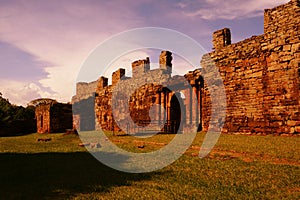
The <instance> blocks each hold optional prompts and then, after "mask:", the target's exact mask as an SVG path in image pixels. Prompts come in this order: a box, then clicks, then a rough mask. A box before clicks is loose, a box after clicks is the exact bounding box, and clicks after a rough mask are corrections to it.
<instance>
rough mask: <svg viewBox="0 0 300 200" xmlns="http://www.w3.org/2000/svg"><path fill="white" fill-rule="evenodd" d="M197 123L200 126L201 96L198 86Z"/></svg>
mask: <svg viewBox="0 0 300 200" xmlns="http://www.w3.org/2000/svg"><path fill="white" fill-rule="evenodd" d="M198 122H199V124H200V125H202V96H201V87H200V86H199V88H198Z"/></svg>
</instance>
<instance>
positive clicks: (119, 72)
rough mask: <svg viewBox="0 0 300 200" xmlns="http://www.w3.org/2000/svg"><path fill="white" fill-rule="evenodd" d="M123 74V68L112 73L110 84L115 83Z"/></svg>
mask: <svg viewBox="0 0 300 200" xmlns="http://www.w3.org/2000/svg"><path fill="white" fill-rule="evenodd" d="M124 76H125V69H123V68H120V69H118V70H117V71H115V72H113V73H112V85H116V84H117V83H118V82H119V81H120V80H121V78H122V77H124Z"/></svg>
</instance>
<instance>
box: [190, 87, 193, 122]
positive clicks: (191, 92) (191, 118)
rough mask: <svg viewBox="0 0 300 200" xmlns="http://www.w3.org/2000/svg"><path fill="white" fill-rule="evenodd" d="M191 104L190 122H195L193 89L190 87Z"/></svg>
mask: <svg viewBox="0 0 300 200" xmlns="http://www.w3.org/2000/svg"><path fill="white" fill-rule="evenodd" d="M189 100H190V101H189V104H190V106H189V108H190V113H189V114H190V116H189V118H190V121H189V124H193V107H194V106H193V90H192V89H191V88H190V89H189Z"/></svg>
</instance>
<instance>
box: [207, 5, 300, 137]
mask: <svg viewBox="0 0 300 200" xmlns="http://www.w3.org/2000/svg"><path fill="white" fill-rule="evenodd" d="M264 18H265V19H264V34H263V35H260V36H253V37H252V38H249V39H246V40H244V41H242V42H239V43H236V44H230V42H226V41H230V39H229V38H228V35H230V34H229V33H228V29H223V30H221V31H217V32H215V33H214V35H213V38H214V39H213V41H214V48H215V50H214V51H213V52H211V53H209V56H210V57H211V58H212V59H213V60H214V61H215V63H216V65H217V66H218V68H219V71H220V73H221V76H222V78H223V82H224V85H225V90H226V94H227V113H226V123H225V126H224V130H223V131H224V132H229V133H257V134H282V133H287V134H294V133H300V110H299V108H300V107H299V102H300V100H299V89H300V82H299V76H300V65H299V63H300V61H299V59H300V49H299V48H300V41H299V37H300V27H299V24H300V9H299V0H297V1H296V0H293V1H290V2H289V3H287V4H285V5H281V6H278V7H276V8H273V9H267V10H265V14H264ZM224 33H226V34H224ZM205 62H206V61H205V56H204V59H203V60H202V65H205ZM204 102H208V101H207V100H206V98H205V99H204ZM209 110H210V106H209V103H205V105H204V106H203V113H207V114H209ZM207 114H205V115H204V118H205V119H204V123H205V124H206V123H207V122H208V119H209V115H207Z"/></svg>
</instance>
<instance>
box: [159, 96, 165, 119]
mask: <svg viewBox="0 0 300 200" xmlns="http://www.w3.org/2000/svg"><path fill="white" fill-rule="evenodd" d="M160 97H161V98H160V103H161V107H163V108H165V91H162V92H161V93H160ZM160 119H161V120H163V121H164V120H165V115H164V113H163V112H162V111H160ZM161 120H160V122H161Z"/></svg>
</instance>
